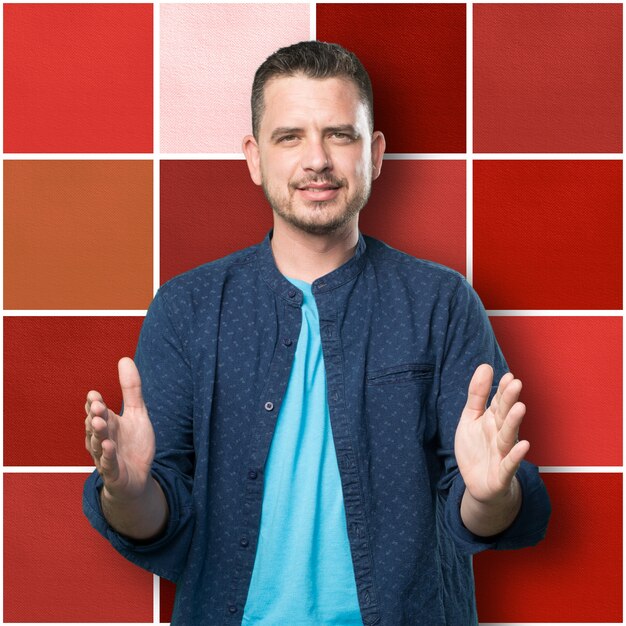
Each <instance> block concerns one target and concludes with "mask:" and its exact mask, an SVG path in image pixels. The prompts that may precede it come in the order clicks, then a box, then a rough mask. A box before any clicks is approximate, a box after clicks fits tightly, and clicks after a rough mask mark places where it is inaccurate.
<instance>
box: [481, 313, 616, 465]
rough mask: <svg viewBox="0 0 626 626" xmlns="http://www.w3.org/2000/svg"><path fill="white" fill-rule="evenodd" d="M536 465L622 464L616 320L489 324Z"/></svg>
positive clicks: (531, 319) (552, 319)
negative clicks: (514, 385) (518, 384)
mask: <svg viewBox="0 0 626 626" xmlns="http://www.w3.org/2000/svg"><path fill="white" fill-rule="evenodd" d="M491 324H492V326H493V329H494V331H495V333H496V337H497V338H498V342H499V344H500V347H501V348H502V352H503V353H504V356H505V357H506V359H507V363H508V364H509V368H510V370H511V371H512V372H513V373H514V374H515V376H517V377H518V378H520V379H521V381H522V383H523V385H524V388H523V391H522V395H521V400H522V401H523V402H524V403H525V404H526V407H527V410H526V415H525V417H524V422H523V424H522V427H521V429H520V437H522V438H524V439H528V441H530V451H529V453H528V459H529V460H530V461H532V462H533V463H535V464H536V465H549V466H566V465H578V466H587V465H599V466H602V465H615V466H619V465H622V381H623V378H622V318H621V317H620V318H618V317H499V316H498V317H492V318H491Z"/></svg>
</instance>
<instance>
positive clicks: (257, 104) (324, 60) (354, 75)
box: [251, 41, 374, 139]
mask: <svg viewBox="0 0 626 626" xmlns="http://www.w3.org/2000/svg"><path fill="white" fill-rule="evenodd" d="M296 74H304V75H305V76H307V77H308V78H320V79H321V78H345V79H347V80H351V81H352V82H353V83H354V84H355V85H356V87H357V89H358V90H359V94H360V96H361V99H362V101H363V102H364V104H365V105H367V109H368V113H369V122H370V131H372V130H374V96H373V94H372V83H371V81H370V77H369V75H368V73H367V71H366V70H365V68H364V67H363V64H362V63H361V61H359V59H358V58H357V56H356V55H355V54H354V52H350V51H349V50H346V49H345V48H343V47H342V46H340V45H339V44H336V43H326V42H324V41H301V42H300V43H296V44H293V45H291V46H287V47H285V48H280V50H277V51H276V52H274V54H271V55H270V56H269V57H267V59H265V61H263V63H262V64H261V66H260V67H259V69H258V70H257V71H256V74H255V75H254V81H253V82H252V98H251V105H252V133H253V134H254V136H255V137H256V138H257V139H258V137H259V125H260V123H261V117H262V116H263V108H264V100H263V91H264V89H265V85H266V84H267V83H268V81H270V80H271V79H272V78H276V77H280V76H295V75H296Z"/></svg>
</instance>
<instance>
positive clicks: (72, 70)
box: [4, 3, 153, 152]
mask: <svg viewBox="0 0 626 626" xmlns="http://www.w3.org/2000/svg"><path fill="white" fill-rule="evenodd" d="M152 30H153V18H152V3H150V4H97V3H84V4H80V3H79V4H76V3H68V4H19V3H18V4H5V5H4V152H152V126H153V121H152V120H153V118H152V73H153V60H152V59H153V54H152V48H153V45H152Z"/></svg>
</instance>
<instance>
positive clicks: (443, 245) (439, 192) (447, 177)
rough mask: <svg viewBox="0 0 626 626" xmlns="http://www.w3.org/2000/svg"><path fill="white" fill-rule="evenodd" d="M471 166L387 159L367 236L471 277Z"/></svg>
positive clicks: (368, 209)
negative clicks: (468, 245)
mask: <svg viewBox="0 0 626 626" xmlns="http://www.w3.org/2000/svg"><path fill="white" fill-rule="evenodd" d="M465 189H466V185H465V161H448V160H437V161H426V160H418V161H404V160H399V161H397V160H386V161H384V163H383V168H382V172H381V175H380V177H379V178H378V179H376V181H374V184H373V187H372V195H371V198H370V201H369V202H368V204H367V205H366V206H365V208H364V209H363V211H362V212H361V214H360V217H359V227H360V229H361V231H362V232H363V233H365V234H367V235H371V236H372V237H376V239H382V240H383V241H384V242H385V243H387V244H389V245H390V246H393V247H394V248H398V249H399V250H403V251H404V252H407V253H409V254H411V255H413V256H416V257H419V258H422V259H429V260H431V261H436V262H437V263H442V264H443V265H447V266H449V267H453V268H454V269H456V270H458V271H459V272H461V273H465V265H466V256H465V252H466V245H465V242H466V236H465V227H466V218H465Z"/></svg>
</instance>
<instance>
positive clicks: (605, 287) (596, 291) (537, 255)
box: [474, 160, 622, 310]
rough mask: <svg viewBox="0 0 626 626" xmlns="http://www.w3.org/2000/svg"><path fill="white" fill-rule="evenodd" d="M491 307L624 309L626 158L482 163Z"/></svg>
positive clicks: (477, 184) (482, 283) (479, 202)
mask: <svg viewBox="0 0 626 626" xmlns="http://www.w3.org/2000/svg"><path fill="white" fill-rule="evenodd" d="M474 287H475V288H476V290H477V291H478V293H479V294H480V296H481V298H482V300H483V302H484V304H485V307H486V308H487V309H500V310H502V309H504V310H512V309H547V310H551V309H574V310H576V309H609V310H617V309H621V308H622V163H621V162H620V161H604V160H602V161H582V160H576V161H555V160H545V161H544V160H541V161H520V160H507V161H492V160H485V161H483V160H480V161H474Z"/></svg>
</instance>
